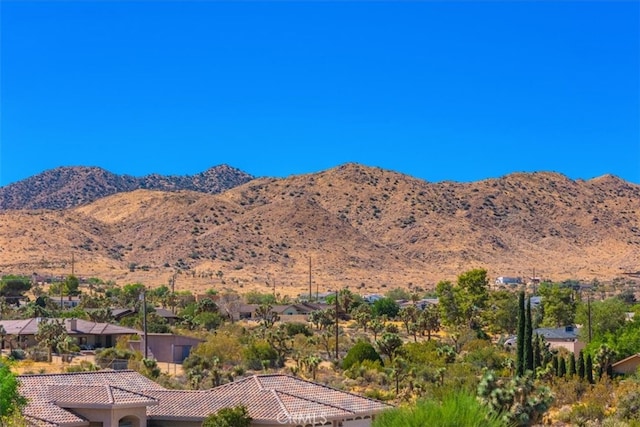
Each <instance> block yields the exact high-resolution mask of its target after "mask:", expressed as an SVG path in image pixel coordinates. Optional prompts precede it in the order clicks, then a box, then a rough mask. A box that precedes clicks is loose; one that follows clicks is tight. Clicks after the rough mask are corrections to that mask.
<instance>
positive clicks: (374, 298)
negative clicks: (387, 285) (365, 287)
mask: <svg viewBox="0 0 640 427" xmlns="http://www.w3.org/2000/svg"><path fill="white" fill-rule="evenodd" d="M382 298H384V296H382V295H380V294H368V295H363V296H362V299H363V300H364V302H367V303H369V304H373V303H374V302H376V301H378V300H379V299H382Z"/></svg>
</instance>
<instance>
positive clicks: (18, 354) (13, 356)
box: [9, 348, 27, 360]
mask: <svg viewBox="0 0 640 427" xmlns="http://www.w3.org/2000/svg"><path fill="white" fill-rule="evenodd" d="M26 357H27V354H26V353H25V351H24V350H22V349H21V348H14V349H13V350H11V353H10V354H9V359H10V360H24V359H25V358H26Z"/></svg>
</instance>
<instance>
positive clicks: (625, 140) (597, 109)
mask: <svg viewBox="0 0 640 427" xmlns="http://www.w3.org/2000/svg"><path fill="white" fill-rule="evenodd" d="M0 14H1V18H0V19H1V22H0V23H1V27H0V28H1V44H0V47H1V51H0V58H1V63H0V71H1V91H0V95H1V99H0V101H1V126H2V128H1V141H0V185H7V184H10V183H12V182H16V181H19V180H21V179H25V178H27V177H29V176H32V175H35V174H37V173H40V172H42V171H44V170H47V169H52V168H55V167H58V166H78V165H83V166H100V167H103V168H105V169H107V170H109V171H111V172H114V173H118V174H129V175H134V176H142V175H146V174H149V173H160V174H171V175H193V174H196V173H199V172H202V171H204V170H206V169H208V168H210V167H212V166H215V165H219V164H228V165H231V166H234V167H237V168H240V169H242V170H244V171H246V172H248V173H250V174H252V175H256V176H275V177H281V176H288V175H292V174H301V173H310V172H318V171H321V170H324V169H328V168H331V167H334V166H337V165H339V164H342V163H346V162H358V163H362V164H365V165H369V166H379V167H382V168H385V169H392V170H396V171H399V172H402V173H406V174H408V175H412V176H415V177H418V178H423V179H426V180H428V181H442V180H454V181H473V180H479V179H485V178H494V177H499V176H503V175H505V174H508V173H511V172H523V171H525V172H530V171H555V172H560V173H563V174H565V175H567V176H569V177H570V178H574V179H577V178H582V179H590V178H593V177H596V176H599V175H602V174H606V173H610V174H614V175H617V176H619V177H621V178H623V179H625V180H628V181H631V182H634V183H638V184H640V107H639V104H640V65H639V57H640V26H639V21H640V2H638V1H602V2H598V1H557V2H553V1H529V2H524V1H518V2H516V1H507V0H505V1H489V2H456V1H423V2H418V1H403V2H398V1H396V2H391V1H388V2H383V1H375V2H363V1H357V0H352V1H328V2H321V1H309V2H305V1H274V2H269V1H242V2H222V1H200V0H193V1H181V2H170V1H144V0H143V1H137V2H125V1H119V0H111V1H108V0H105V1H51V0H50V1H37V2H29V1H24V0H19V1H17V0H14V1H11V0H3V1H1V2H0Z"/></svg>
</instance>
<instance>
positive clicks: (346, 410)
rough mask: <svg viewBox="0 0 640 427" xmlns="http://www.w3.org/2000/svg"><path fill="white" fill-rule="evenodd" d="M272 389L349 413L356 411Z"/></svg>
mask: <svg viewBox="0 0 640 427" xmlns="http://www.w3.org/2000/svg"><path fill="white" fill-rule="evenodd" d="M272 391H274V392H275V393H282V394H286V395H287V396H291V397H295V398H298V399H302V400H306V401H307V402H312V403H318V404H320V405H324V406H330V407H331V408H336V409H339V410H341V411H345V412H349V413H351V414H355V413H356V411H352V410H351V409H346V408H343V407H341V406H337V405H333V404H331V403H325V402H319V401H317V400H313V399H308V398H306V397H303V396H298V395H297V394H291V393H289V392H287V391H282V390H272ZM358 397H360V396H358ZM279 399H280V398H278V400H279Z"/></svg>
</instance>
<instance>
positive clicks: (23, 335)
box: [0, 317, 142, 348]
mask: <svg viewBox="0 0 640 427" xmlns="http://www.w3.org/2000/svg"><path fill="white" fill-rule="evenodd" d="M47 320H50V319H48V318H44V317H35V318H31V319H21V320H0V325H2V327H3V328H4V330H5V337H4V340H3V341H5V340H7V339H8V336H10V335H13V336H16V337H17V342H18V343H19V346H20V347H21V348H27V347H32V346H35V345H36V344H37V341H36V338H35V335H36V333H37V332H38V325H39V324H40V322H43V321H47ZM55 320H57V321H62V323H63V325H64V327H65V329H66V331H67V334H69V336H71V337H73V338H75V339H76V341H77V343H78V345H80V346H90V347H113V346H114V345H115V344H116V341H117V339H118V338H119V337H121V336H127V335H136V334H141V333H142V332H141V331H138V330H136V329H132V328H126V327H124V326H118V325H112V324H110V323H98V322H91V321H88V320H82V319H55ZM2 344H3V343H0V346H1V345H2Z"/></svg>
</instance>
